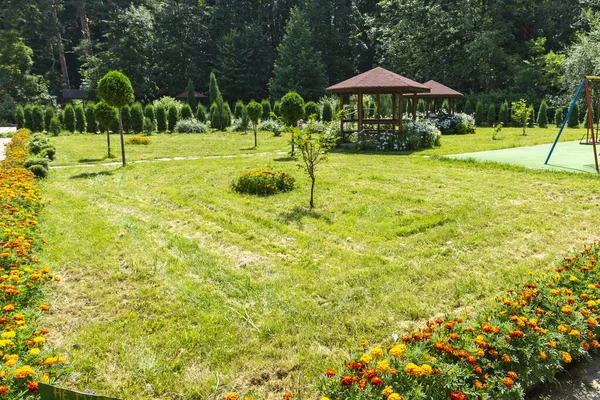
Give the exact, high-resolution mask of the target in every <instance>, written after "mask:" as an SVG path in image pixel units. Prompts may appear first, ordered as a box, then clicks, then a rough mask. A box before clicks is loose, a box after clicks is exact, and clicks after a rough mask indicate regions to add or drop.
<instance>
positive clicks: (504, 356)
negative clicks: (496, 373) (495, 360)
mask: <svg viewBox="0 0 600 400" xmlns="http://www.w3.org/2000/svg"><path fill="white" fill-rule="evenodd" d="M502 362H505V363H509V362H510V356H509V355H508V354H503V355H502Z"/></svg>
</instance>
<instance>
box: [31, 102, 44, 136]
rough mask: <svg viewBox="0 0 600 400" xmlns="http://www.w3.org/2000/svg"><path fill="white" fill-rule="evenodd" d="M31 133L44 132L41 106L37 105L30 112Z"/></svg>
mask: <svg viewBox="0 0 600 400" xmlns="http://www.w3.org/2000/svg"><path fill="white" fill-rule="evenodd" d="M31 131H32V132H43V131H44V109H43V108H42V106H41V105H39V104H37V105H36V106H34V107H33V109H32V110H31Z"/></svg>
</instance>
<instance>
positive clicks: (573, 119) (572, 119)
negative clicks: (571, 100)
mask: <svg viewBox="0 0 600 400" xmlns="http://www.w3.org/2000/svg"><path fill="white" fill-rule="evenodd" d="M567 126H568V127H569V128H579V104H577V103H575V107H573V111H571V115H569V120H568V121H567Z"/></svg>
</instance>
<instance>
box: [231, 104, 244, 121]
mask: <svg viewBox="0 0 600 400" xmlns="http://www.w3.org/2000/svg"><path fill="white" fill-rule="evenodd" d="M243 109H244V102H243V101H242V100H238V101H236V102H235V107H234V108H233V116H234V118H235V119H238V118H242V110H243Z"/></svg>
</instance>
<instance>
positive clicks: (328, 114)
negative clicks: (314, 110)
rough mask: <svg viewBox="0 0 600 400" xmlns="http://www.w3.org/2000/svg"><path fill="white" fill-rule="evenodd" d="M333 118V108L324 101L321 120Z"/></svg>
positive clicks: (327, 120)
mask: <svg viewBox="0 0 600 400" xmlns="http://www.w3.org/2000/svg"><path fill="white" fill-rule="evenodd" d="M332 119H333V110H332V109H331V104H330V103H329V102H328V101H326V102H325V103H324V104H323V122H329V121H331V120H332Z"/></svg>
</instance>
